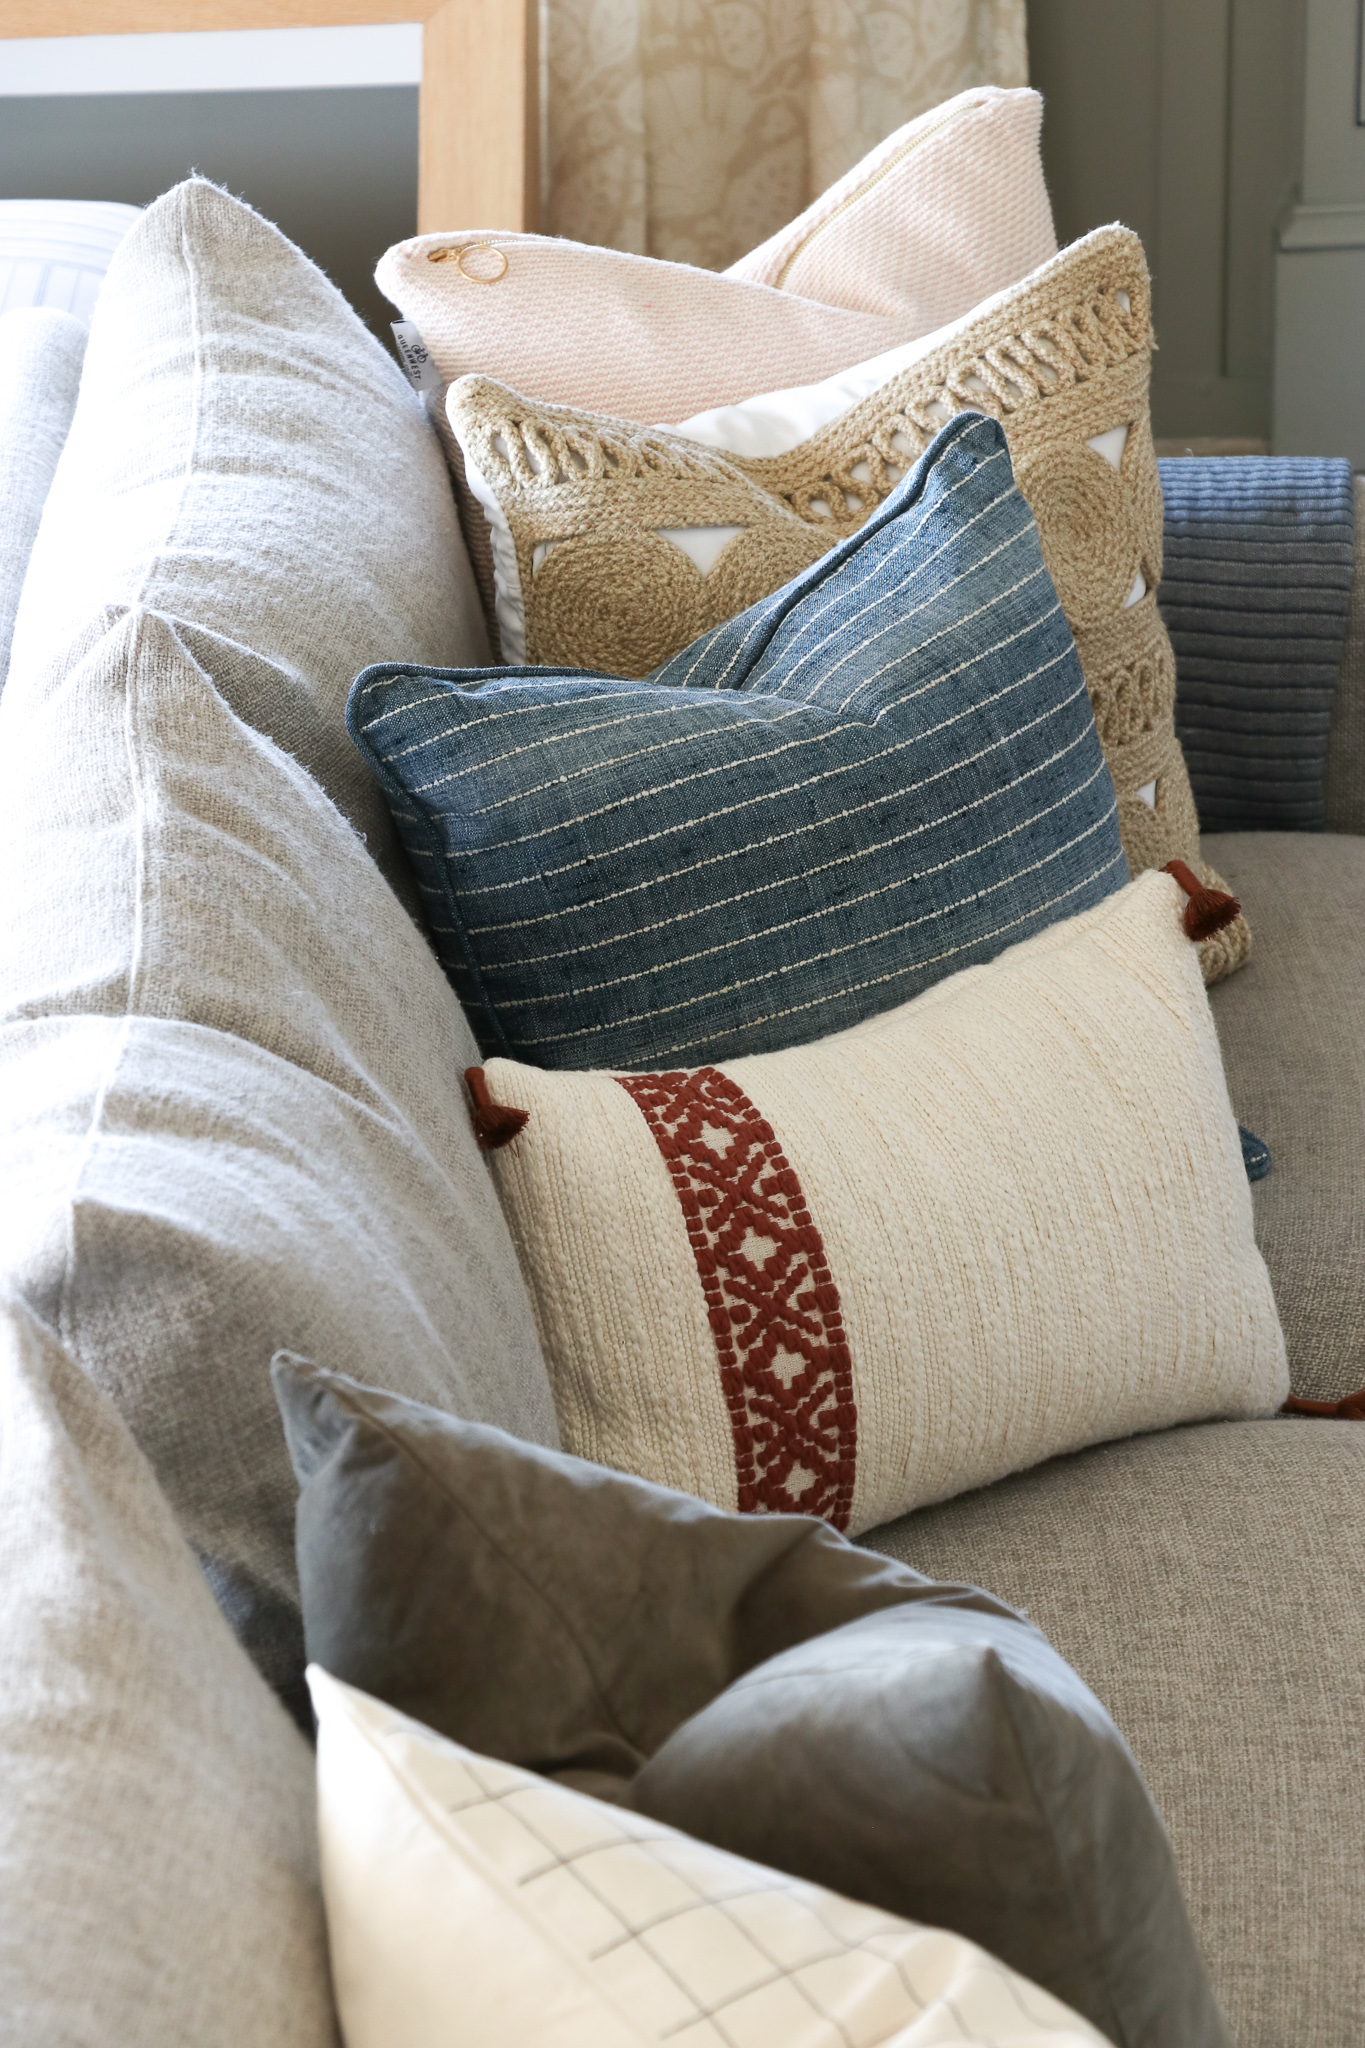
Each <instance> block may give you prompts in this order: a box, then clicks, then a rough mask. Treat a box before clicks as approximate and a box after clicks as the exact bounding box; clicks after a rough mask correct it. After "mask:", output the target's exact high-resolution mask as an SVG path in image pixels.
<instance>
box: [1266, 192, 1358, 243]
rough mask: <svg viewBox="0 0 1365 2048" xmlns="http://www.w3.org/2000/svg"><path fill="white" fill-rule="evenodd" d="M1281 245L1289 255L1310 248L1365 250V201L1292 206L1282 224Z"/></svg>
mask: <svg viewBox="0 0 1365 2048" xmlns="http://www.w3.org/2000/svg"><path fill="white" fill-rule="evenodd" d="M1279 247H1280V248H1281V249H1282V250H1283V251H1284V252H1285V253H1286V254H1292V253H1293V252H1294V251H1295V250H1307V249H1365V201H1362V200H1346V201H1337V202H1327V203H1323V204H1319V205H1317V206H1303V205H1300V206H1293V207H1291V208H1290V210H1289V212H1288V213H1287V214H1286V215H1285V217H1284V219H1283V220H1282V221H1281V223H1280V233H1279Z"/></svg>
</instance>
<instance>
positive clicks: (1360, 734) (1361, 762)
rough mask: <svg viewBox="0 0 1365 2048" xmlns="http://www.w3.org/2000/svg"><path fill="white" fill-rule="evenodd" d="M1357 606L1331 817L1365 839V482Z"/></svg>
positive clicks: (1328, 785)
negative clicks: (1362, 835) (1361, 833)
mask: <svg viewBox="0 0 1365 2048" xmlns="http://www.w3.org/2000/svg"><path fill="white" fill-rule="evenodd" d="M1354 510H1355V549H1354V556H1353V561H1352V572H1351V601H1350V604H1349V606H1348V607H1347V613H1346V632H1345V637H1344V642H1343V646H1342V650H1341V668H1340V670H1339V672H1338V675H1337V689H1336V697H1335V699H1334V700H1333V705H1332V730H1331V736H1330V738H1329V740H1328V743H1327V767H1326V772H1325V814H1326V823H1327V829H1328V831H1329V832H1363V833H1365V477H1356V479H1355V493H1354Z"/></svg>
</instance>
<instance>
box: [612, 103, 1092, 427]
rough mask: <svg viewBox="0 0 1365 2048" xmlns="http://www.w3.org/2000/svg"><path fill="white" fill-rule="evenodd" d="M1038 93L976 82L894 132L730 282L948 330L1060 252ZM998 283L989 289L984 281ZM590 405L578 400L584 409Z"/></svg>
mask: <svg viewBox="0 0 1365 2048" xmlns="http://www.w3.org/2000/svg"><path fill="white" fill-rule="evenodd" d="M1042 120H1043V102H1042V98H1041V96H1040V95H1039V94H1038V93H1036V92H1030V91H1025V90H1015V91H1001V90H1000V89H999V88H998V87H992V86H984V87H983V86H977V87H974V88H973V89H971V90H970V91H968V92H963V93H959V94H958V95H957V96H956V98H954V99H951V100H946V101H945V102H944V103H943V105H942V106H938V107H932V108H930V110H929V112H928V113H926V114H921V115H920V116H919V118H918V119H917V120H914V121H907V122H906V124H905V126H904V127H902V128H898V129H896V131H895V132H894V134H891V135H888V136H887V137H886V140H885V141H884V142H880V143H878V145H877V147H876V148H875V149H872V150H869V151H868V153H867V155H866V156H865V157H864V158H863V159H862V161H861V162H860V163H856V164H855V165H854V166H853V169H852V170H851V171H848V172H846V173H845V175H844V176H843V177H842V178H836V180H835V181H834V183H833V184H832V185H831V186H830V187H829V188H828V189H827V190H826V191H824V192H822V193H821V194H820V197H819V198H818V199H814V200H812V201H811V203H810V205H809V206H808V207H807V208H806V210H805V212H804V213H802V214H799V215H798V216H797V218H796V219H795V220H793V221H790V222H789V223H788V224H787V226H786V227H784V228H780V229H779V230H778V232H777V233H776V234H775V235H770V236H769V238H768V240H767V241H766V242H761V243H760V244H759V246H758V248H756V249H753V250H751V251H750V252H749V254H748V255H747V256H741V257H740V259H739V261H738V262H737V263H732V264H731V265H730V267H729V269H728V270H727V271H726V273H725V275H726V276H727V277H738V278H743V279H744V280H745V281H746V282H747V283H749V284H770V285H775V286H776V287H777V289H778V290H779V291H785V292H795V293H797V294H798V295H799V296H800V297H801V298H804V299H815V300H818V301H819V303H820V304H821V305H825V306H849V307H853V308H855V309H856V310H857V311H859V312H863V313H881V314H884V315H885V316H886V317H887V318H891V319H894V318H897V317H901V318H906V317H909V318H913V319H914V320H916V321H923V323H924V324H923V326H922V327H921V328H920V332H921V333H927V332H928V331H929V330H930V329H931V328H934V327H941V326H942V325H943V324H944V322H945V321H947V320H952V319H955V318H956V317H957V315H958V314H959V313H961V312H965V310H966V308H967V307H968V306H975V305H976V304H978V303H979V301H980V300H982V299H984V298H985V297H987V295H988V294H989V293H991V292H994V291H999V290H1000V289H1001V288H1002V287H1003V286H1004V285H1007V284H1013V283H1014V280H1015V279H1016V278H1017V277H1024V276H1026V275H1027V273H1028V272H1029V271H1030V270H1033V269H1035V268H1036V266H1037V265H1038V264H1039V263H1045V262H1046V261H1047V259H1048V257H1049V256H1051V255H1054V254H1055V253H1056V248H1057V236H1056V231H1055V229H1054V228H1053V225H1052V208H1051V206H1050V205H1049V203H1048V196H1047V187H1046V185H1045V184H1044V182H1043V177H1042V169H1041V159H1039V160H1038V167H1037V168H1036V169H1035V155H1036V152H1037V149H1038V138H1039V134H1040V131H1041V128H1042ZM986 280H989V282H986ZM586 402H587V401H586V400H580V403H586Z"/></svg>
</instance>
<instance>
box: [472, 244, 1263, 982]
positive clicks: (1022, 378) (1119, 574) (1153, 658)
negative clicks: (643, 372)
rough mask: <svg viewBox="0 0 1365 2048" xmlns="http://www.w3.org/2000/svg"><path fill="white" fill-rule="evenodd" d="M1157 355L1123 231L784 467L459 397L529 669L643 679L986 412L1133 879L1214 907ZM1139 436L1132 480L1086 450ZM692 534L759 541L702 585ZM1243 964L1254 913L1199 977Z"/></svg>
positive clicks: (827, 542)
mask: <svg viewBox="0 0 1365 2048" xmlns="http://www.w3.org/2000/svg"><path fill="white" fill-rule="evenodd" d="M1152 346H1153V341H1152V328H1151V293H1150V284H1149V279H1148V275H1147V264H1146V260H1145V258H1144V256H1143V252H1142V244H1141V242H1140V241H1139V240H1138V238H1137V236H1136V235H1134V234H1132V233H1131V232H1130V231H1129V230H1128V229H1126V228H1120V227H1110V228H1100V229H1097V230H1096V232H1095V233H1094V234H1092V235H1088V236H1086V237H1085V238H1084V240H1082V241H1080V242H1076V243H1074V244H1073V245H1072V246H1071V247H1070V248H1069V249H1066V250H1064V251H1063V252H1062V253H1061V254H1060V255H1059V256H1057V257H1055V258H1054V259H1053V260H1052V261H1051V262H1049V263H1047V264H1045V265H1043V267H1042V268H1041V269H1040V270H1037V271H1035V272H1034V274H1033V275H1032V277H1030V278H1028V279H1026V280H1025V281H1024V282H1023V283H1022V284H1020V285H1017V286H1014V287H1012V288H1011V289H1010V290H1009V291H1006V292H1003V293H1001V294H999V295H998V296H997V297H996V298H995V299H993V300H991V301H989V302H988V304H987V305H985V306H983V307H981V308H978V310H977V311H976V313H975V314H973V315H971V316H969V317H968V318H967V319H965V320H963V321H961V322H959V323H958V325H957V326H956V327H955V328H954V329H953V330H951V332H950V333H949V334H948V336H947V337H946V338H945V339H944V340H943V341H942V342H941V343H940V344H939V345H938V346H936V347H934V348H932V349H931V350H930V351H929V352H928V353H926V354H924V355H922V356H921V357H919V358H918V360H916V361H915V362H913V363H912V364H911V365H910V366H909V367H908V368H906V369H903V370H901V371H900V372H898V373H897V374H895V375H894V376H892V377H891V378H890V379H889V380H888V381H887V382H886V383H885V384H883V385H882V386H881V387H880V388H879V389H877V390H876V391H874V392H873V393H872V394H871V395H870V396H868V397H867V398H865V399H863V400H862V401H861V402H860V403H859V404H857V405H855V406H854V407H853V408H852V409H851V410H850V411H848V412H845V413H844V414H842V415H841V416H840V417H839V418H838V419H836V420H833V421H831V422H830V423H829V424H828V425H826V426H824V427H822V428H820V429H819V430H818V431H817V432H816V433H815V434H813V435H812V436H811V437H810V438H809V439H807V440H805V441H803V442H802V443H801V444H800V445H799V446H798V447H796V448H793V449H792V450H791V451H790V452H789V453H786V454H783V455H776V456H764V457H752V456H740V455H727V454H724V453H722V452H720V451H719V450H717V449H714V448H709V447H704V446H702V445H701V444H700V443H698V442H696V441H694V440H690V439H689V438H687V437H686V436H684V435H682V434H680V433H677V432H674V431H671V430H668V429H664V428H649V427H641V426H638V425H635V424H633V423H631V422H629V421H625V420H613V419H607V418H604V417H602V416H599V415H594V414H591V413H584V412H577V411H573V410H571V409H570V408H568V407H561V406H550V405H539V404H532V403H530V402H529V401H527V400H524V399H522V398H520V397H519V396H518V395H517V394H516V393H515V392H513V391H510V390H509V389H507V387H505V386H503V385H499V384H495V383H493V382H492V381H491V380H489V379H486V378H477V377H466V378H462V379H460V380H459V381H458V382H457V383H455V384H453V385H452V386H451V389H450V391H449V393H448V396H447V409H448V413H449V418H450V423H451V427H452V429H453V431H454V433H455V435H456V437H457V438H458V440H459V441H460V443H461V446H462V448H463V450H464V454H465V458H466V461H467V462H468V463H469V464H470V465H471V466H472V468H473V469H475V470H477V473H478V475H479V477H480V479H481V480H482V482H483V483H484V485H485V486H486V488H487V491H488V493H489V494H490V495H491V498H492V499H493V500H494V501H495V504H496V509H497V511H498V512H499V513H500V514H501V515H502V519H503V520H504V521H505V524H506V531H507V541H506V549H507V553H508V556H509V557H510V554H511V553H513V552H514V554H515V567H514V568H513V566H512V563H511V561H510V559H509V560H508V561H507V564H506V566H507V570H508V574H507V576H506V577H505V578H504V579H503V580H504V581H505V582H509V583H510V582H513V581H515V583H517V584H519V591H518V592H517V595H518V596H519V599H520V604H521V608H522V611H523V614H524V620H525V656H526V659H527V661H529V662H535V663H550V664H564V663H574V664H577V665H579V666H582V667H588V668H597V669H605V670H607V671H608V672H611V673H615V674H620V675H627V676H643V675H645V674H647V673H648V672H649V670H650V669H652V668H653V667H655V666H656V665H657V664H658V663H660V662H662V661H663V660H665V659H667V657H668V656H669V655H670V654H672V653H674V652H676V651H677V649H679V648H681V647H684V646H686V645H687V644H688V642H689V641H691V640H693V639H695V638H696V637H697V636H698V635H699V634H700V633H702V632H704V631H706V629H707V628H708V627H709V626H711V625H714V624H716V623H717V622H718V621H719V620H720V619H722V618H725V617H728V616H732V615H733V614H734V613H735V612H737V611H739V610H741V609H743V608H744V607H745V606H747V605H749V604H752V603H754V602H756V601H757V600H758V599H759V598H761V597H764V596H767V595H768V593H769V592H770V591H772V590H775V589H778V588H780V586H781V585H782V584H783V583H784V582H786V581H787V580H788V579H789V578H790V577H791V576H792V575H794V574H795V573H796V572H797V571H798V570H799V569H800V568H802V567H804V566H805V565H806V563H807V562H809V561H810V560H812V559H814V558H815V557H816V556H817V555H818V554H820V553H821V552H823V550H824V549H825V548H827V547H829V546H831V545H833V543H834V542H835V541H837V540H840V539H842V538H843V537H844V536H845V535H846V534H847V533H849V532H851V531H853V530H854V529H855V528H856V527H858V526H860V525H861V524H862V522H863V520H864V519H866V518H867V516H868V514H869V513H870V512H871V511H872V510H873V508H874V507H875V506H876V505H878V504H879V503H881V501H882V500H883V499H884V498H885V496H886V495H887V493H888V492H889V491H890V490H891V489H892V488H893V487H894V485H895V484H896V482H897V481H898V480H899V478H900V477H901V476H902V475H903V474H904V472H905V470H906V468H907V467H908V466H909V465H910V464H911V463H912V462H913V461H914V460H915V459H916V458H917V457H918V456H919V455H920V454H921V453H922V452H923V450H924V449H925V448H926V447H927V446H928V444H929V442H930V441H931V440H932V438H933V436H934V435H935V434H936V433H937V432H938V431H939V429H940V428H941V427H942V426H943V424H944V423H945V422H946V421H947V420H948V419H950V418H951V417H952V416H953V415H954V414H955V413H958V412H962V411H966V410H976V411H980V412H984V413H989V414H992V415H993V416H994V417H995V418H997V419H998V420H999V421H1000V423H1001V425H1002V426H1003V428H1004V431H1005V435H1006V438H1007V440H1008V442H1009V447H1010V454H1011V458H1012V460H1013V464H1014V471H1015V476H1016V478H1017V480H1018V483H1019V485H1020V488H1021V489H1022V491H1023V493H1024V496H1025V497H1026V498H1027V499H1028V502H1029V504H1030V506H1031V507H1032V510H1033V513H1034V516H1035V518H1036V519H1037V521H1038V526H1039V532H1040V536H1041V540H1042V547H1043V557H1044V560H1045V561H1046V563H1047V566H1048V569H1049V571H1050V573H1051V575H1052V578H1053V581H1054V583H1055V584H1056V586H1057V593H1058V596H1059V598H1060V599H1061V603H1062V607H1063V609H1064V611H1065V613H1066V616H1067V619H1068V621H1069V623H1070V625H1071V628H1072V630H1073V632H1074V633H1075V636H1076V644H1077V648H1078V651H1079V653H1080V656H1081V662H1082V666H1083V668H1084V670H1085V678H1086V686H1087V689H1088V691H1089V695H1090V701H1091V705H1092V707H1093V709H1094V713H1095V720H1096V724H1097V727H1098V729H1099V734H1100V739H1101V742H1102V744H1103V747H1104V751H1105V756H1106V759H1107V760H1108V763H1109V767H1110V771H1111V773H1112V775H1113V778H1114V786H1115V789H1116V791H1117V794H1118V804H1119V825H1120V831H1121V833H1122V837H1123V845H1124V851H1125V853H1126V854H1127V856H1128V862H1129V866H1130V867H1131V869H1132V870H1133V872H1134V873H1135V874H1136V873H1138V872H1140V871H1141V870H1143V869H1144V868H1149V867H1161V866H1164V865H1165V863H1166V862H1167V861H1169V860H1173V859H1179V860H1184V861H1186V862H1188V863H1189V864H1190V865H1191V866H1193V867H1195V868H1196V869H1197V870H1198V871H1199V873H1200V874H1201V875H1202V877H1203V879H1204V880H1205V881H1206V882H1208V883H1209V884H1210V885H1211V886H1213V887H1215V888H1217V887H1221V886H1222V884H1221V882H1220V880H1219V878H1218V876H1217V875H1216V874H1215V872H1214V871H1213V870H1212V869H1211V868H1208V867H1207V866H1205V865H1204V864H1203V863H1202V862H1201V860H1200V857H1199V821H1198V818H1197V816H1196V814H1195V808H1194V799H1193V796H1192V794H1191V791H1190V783H1189V776H1188V774H1187V773H1186V769H1185V763H1184V758H1183V756H1182V754H1181V752H1180V746H1179V742H1178V741H1177V739H1176V735H1175V721H1174V707H1175V658H1174V655H1173V653H1172V650H1171V644H1170V640H1169V639H1168V637H1167V634H1166V629H1165V626H1164V625H1163V623H1162V620H1161V615H1160V613H1159V611H1158V610H1157V603H1156V585H1157V584H1158V582H1159V581H1160V577H1161V487H1160V482H1159V479H1158V475H1157V468H1156V457H1155V451H1154V449H1153V446H1152V433H1151V420H1150V414H1149V409H1148V385H1149V380H1150V370H1151V351H1152ZM1125 429H1126V436H1124V438H1123V448H1122V454H1121V457H1120V458H1119V462H1118V465H1117V467H1116V466H1115V464H1114V463H1113V462H1112V461H1110V460H1108V459H1107V458H1106V456H1105V455H1104V454H1103V453H1100V452H1098V451H1097V450H1096V449H1095V448H1094V447H1093V446H1091V445H1089V444H1090V443H1091V442H1092V441H1094V440H1096V439H1098V438H1099V437H1101V436H1105V435H1113V434H1114V433H1115V432H1116V431H1117V432H1118V433H1119V434H1120V435H1123V430H1125ZM688 528H691V529H698V528H710V529H713V530H714V529H716V528H721V529H724V528H740V529H742V531H740V532H739V533H737V534H736V535H735V536H734V538H732V539H731V540H729V542H728V544H726V545H724V546H723V547H721V549H720V552H719V555H718V557H717V559H716V560H715V561H714V564H713V565H712V566H711V567H710V568H709V571H708V572H707V573H703V572H702V570H701V568H700V567H698V565H697V563H696V561H695V560H694V559H692V558H691V557H690V556H689V554H688V553H686V552H684V550H683V548H682V547H681V546H679V545H678V544H676V543H675V542H674V541H672V540H670V539H668V538H666V537H665V536H666V535H667V533H669V532H670V531H672V532H674V533H681V532H683V530H685V529H688ZM1139 579H1140V580H1139ZM1144 586H1145V587H1144ZM1138 588H1143V594H1142V595H1141V596H1140V597H1138V598H1137V599H1136V601H1133V593H1134V591H1135V590H1136V589H1138ZM1144 792H1145V793H1144ZM1249 947H1250V934H1249V932H1248V930H1247V926H1246V922H1245V920H1244V919H1242V918H1238V919H1237V921H1236V922H1235V923H1234V924H1232V925H1230V926H1228V928H1227V929H1226V930H1225V931H1223V932H1220V933H1218V934H1217V936H1216V937H1214V938H1212V939H1209V940H1207V941H1205V943H1204V945H1203V947H1202V948H1201V964H1202V967H1203V972H1204V977H1205V980H1206V981H1216V980H1218V979H1219V978H1220V977H1221V976H1222V975H1224V974H1228V973H1230V972H1231V971H1232V970H1233V969H1234V968H1235V967H1237V966H1240V964H1241V963H1242V961H1243V960H1244V959H1245V958H1246V956H1247V952H1248V950H1249Z"/></svg>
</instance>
